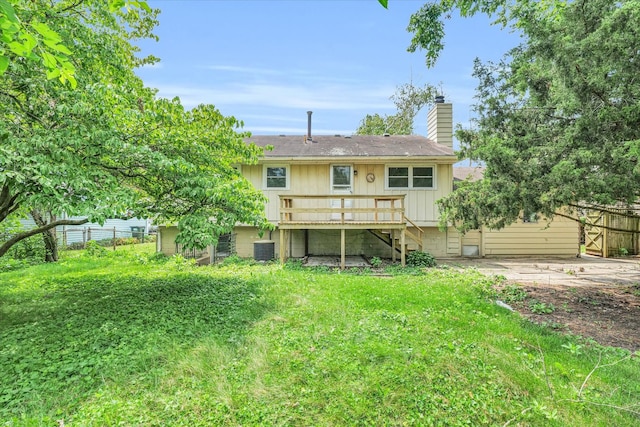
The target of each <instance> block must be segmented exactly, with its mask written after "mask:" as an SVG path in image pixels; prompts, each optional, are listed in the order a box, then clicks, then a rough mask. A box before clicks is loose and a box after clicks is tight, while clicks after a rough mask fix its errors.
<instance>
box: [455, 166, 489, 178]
mask: <svg viewBox="0 0 640 427" xmlns="http://www.w3.org/2000/svg"><path fill="white" fill-rule="evenodd" d="M483 174H484V167H483V166H454V167H453V180H454V181H464V180H465V179H467V178H471V181H478V180H480V179H482V175H483Z"/></svg>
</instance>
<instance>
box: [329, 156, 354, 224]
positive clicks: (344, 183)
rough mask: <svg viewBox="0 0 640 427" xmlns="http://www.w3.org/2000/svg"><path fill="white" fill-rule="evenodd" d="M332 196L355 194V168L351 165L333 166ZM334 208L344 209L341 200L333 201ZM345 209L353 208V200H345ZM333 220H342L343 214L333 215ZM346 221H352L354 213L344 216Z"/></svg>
mask: <svg viewBox="0 0 640 427" xmlns="http://www.w3.org/2000/svg"><path fill="white" fill-rule="evenodd" d="M331 194H353V166H351V165H331ZM331 207H332V208H340V207H342V200H341V199H332V200H331ZM344 207H345V208H351V207H353V199H344ZM331 219H332V220H340V219H342V214H341V213H338V212H336V213H332V214H331ZM344 219H345V220H352V219H353V214H352V213H345V214H344Z"/></svg>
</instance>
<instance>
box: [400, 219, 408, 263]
mask: <svg viewBox="0 0 640 427" xmlns="http://www.w3.org/2000/svg"><path fill="white" fill-rule="evenodd" d="M405 240H406V239H405V229H404V228H403V229H402V230H400V262H401V263H402V266H403V267H404V266H405V264H406V263H407V245H406V242H405Z"/></svg>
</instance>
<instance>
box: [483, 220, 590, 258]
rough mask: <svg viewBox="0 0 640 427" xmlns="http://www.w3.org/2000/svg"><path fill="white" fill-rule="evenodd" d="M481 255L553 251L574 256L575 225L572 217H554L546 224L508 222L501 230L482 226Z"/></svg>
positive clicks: (560, 254) (576, 245)
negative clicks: (482, 247)
mask: <svg viewBox="0 0 640 427" xmlns="http://www.w3.org/2000/svg"><path fill="white" fill-rule="evenodd" d="M482 235H483V236H482V238H483V246H484V252H483V254H482V255H484V256H518V255H541V256H544V255H554V256H575V255H576V254H577V253H579V245H578V225H577V223H576V222H575V221H573V220H570V219H567V218H562V217H555V218H554V220H553V221H552V222H550V223H549V224H548V227H547V222H546V221H545V220H544V219H541V220H540V221H539V222H538V223H522V222H520V221H518V222H517V223H514V224H511V225H510V226H508V227H505V228H504V229H502V230H488V229H485V230H483V233H482Z"/></svg>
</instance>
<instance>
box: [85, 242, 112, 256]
mask: <svg viewBox="0 0 640 427" xmlns="http://www.w3.org/2000/svg"><path fill="white" fill-rule="evenodd" d="M87 254H88V255H90V256H95V257H101V256H104V255H106V254H107V250H106V249H105V248H104V247H102V246H100V245H99V244H98V242H96V241H95V240H91V241H89V242H87Z"/></svg>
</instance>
